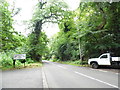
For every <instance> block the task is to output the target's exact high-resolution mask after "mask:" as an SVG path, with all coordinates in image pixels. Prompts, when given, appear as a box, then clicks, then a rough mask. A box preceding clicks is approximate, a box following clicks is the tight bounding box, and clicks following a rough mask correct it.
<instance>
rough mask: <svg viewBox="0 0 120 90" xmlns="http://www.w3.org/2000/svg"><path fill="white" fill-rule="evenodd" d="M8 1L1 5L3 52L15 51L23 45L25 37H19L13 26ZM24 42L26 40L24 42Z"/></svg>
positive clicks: (0, 18) (1, 45)
mask: <svg viewBox="0 0 120 90" xmlns="http://www.w3.org/2000/svg"><path fill="white" fill-rule="evenodd" d="M8 7H9V4H8V3H7V2H6V1H1V3H0V25H1V26H0V28H1V31H0V37H1V38H0V42H1V44H0V47H1V50H0V51H1V52H2V51H8V50H14V49H15V48H17V47H19V46H21V45H22V42H21V41H22V40H23V39H24V38H23V36H21V35H19V34H18V33H17V32H16V31H14V28H13V26H12V24H13V19H12V16H11V14H12V13H11V12H10V10H9V9H8ZM23 41H24V40H23Z"/></svg>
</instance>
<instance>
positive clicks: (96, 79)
mask: <svg viewBox="0 0 120 90" xmlns="http://www.w3.org/2000/svg"><path fill="white" fill-rule="evenodd" d="M75 73H77V74H79V75H81V76H84V77H87V78H90V79H92V80H95V81H98V82H101V83H104V84H107V85H109V86H112V87H114V88H118V86H115V85H112V84H110V83H107V82H104V81H101V80H99V79H96V78H93V77H91V76H87V75H85V74H82V73H79V72H76V71H75Z"/></svg>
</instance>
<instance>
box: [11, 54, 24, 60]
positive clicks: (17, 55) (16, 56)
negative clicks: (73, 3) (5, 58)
mask: <svg viewBox="0 0 120 90" xmlns="http://www.w3.org/2000/svg"><path fill="white" fill-rule="evenodd" d="M13 58H14V59H26V54H16V55H14V57H13Z"/></svg>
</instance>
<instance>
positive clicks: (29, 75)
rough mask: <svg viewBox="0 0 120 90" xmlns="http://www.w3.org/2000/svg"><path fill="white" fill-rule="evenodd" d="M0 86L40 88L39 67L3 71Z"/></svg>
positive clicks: (40, 72) (40, 75)
mask: <svg viewBox="0 0 120 90" xmlns="http://www.w3.org/2000/svg"><path fill="white" fill-rule="evenodd" d="M2 88H42V71H41V68H29V69H20V70H10V71H3V72H2Z"/></svg>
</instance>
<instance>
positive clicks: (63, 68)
mask: <svg viewBox="0 0 120 90" xmlns="http://www.w3.org/2000/svg"><path fill="white" fill-rule="evenodd" d="M57 66H58V67H60V68H63V69H67V68H66V67H63V66H60V65H57Z"/></svg>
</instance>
